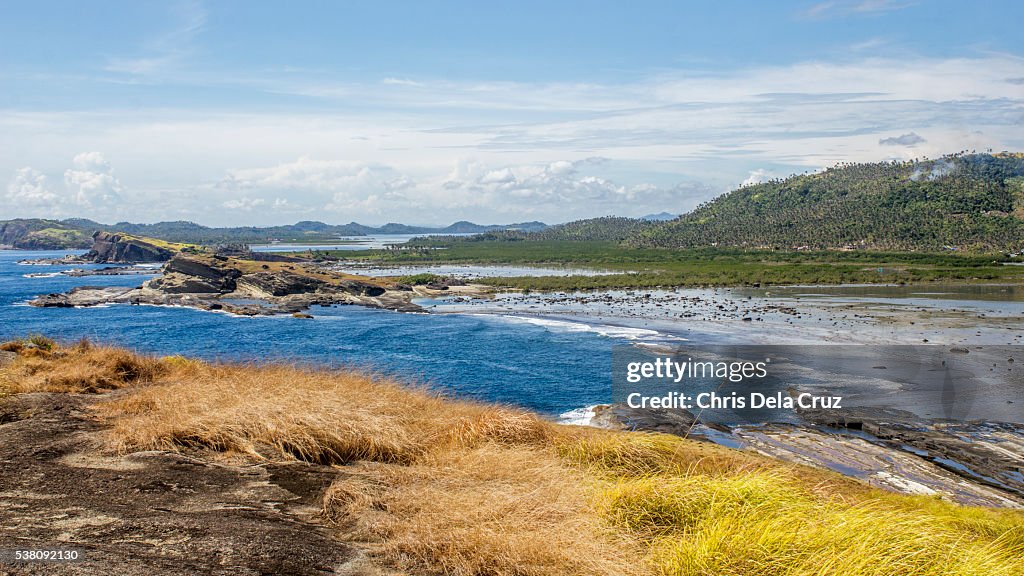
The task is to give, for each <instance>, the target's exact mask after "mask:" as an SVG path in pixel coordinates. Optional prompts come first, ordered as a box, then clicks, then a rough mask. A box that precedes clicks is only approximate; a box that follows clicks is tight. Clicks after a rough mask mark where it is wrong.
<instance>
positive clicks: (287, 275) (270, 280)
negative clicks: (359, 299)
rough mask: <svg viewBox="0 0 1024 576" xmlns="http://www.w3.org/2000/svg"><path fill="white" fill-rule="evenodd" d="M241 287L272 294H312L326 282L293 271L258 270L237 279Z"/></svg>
mask: <svg viewBox="0 0 1024 576" xmlns="http://www.w3.org/2000/svg"><path fill="white" fill-rule="evenodd" d="M237 284H238V287H239V288H246V289H249V290H254V291H256V292H262V293H264V294H269V295H270V296H288V295H289V294H310V293H313V292H316V291H317V289H318V288H320V287H321V286H324V285H325V284H326V283H325V282H324V281H323V280H318V279H316V278H311V277H309V276H303V275H301V274H295V273H292V272H276V273H271V272H257V273H255V274H246V275H245V276H242V277H241V278H239V279H238V280H237Z"/></svg>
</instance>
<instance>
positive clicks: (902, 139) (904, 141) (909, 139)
mask: <svg viewBox="0 0 1024 576" xmlns="http://www.w3.org/2000/svg"><path fill="white" fill-rule="evenodd" d="M925 142H927V140H925V139H924V138H922V137H921V136H920V135H919V134H917V133H916V132H907V133H906V134H901V135H899V136H890V137H888V138H881V139H879V140H878V143H879V144H881V145H882V146H914V145H916V144H924V143H925Z"/></svg>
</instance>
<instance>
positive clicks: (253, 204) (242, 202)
mask: <svg viewBox="0 0 1024 576" xmlns="http://www.w3.org/2000/svg"><path fill="white" fill-rule="evenodd" d="M266 203H267V201H266V200H264V199H263V198H235V199H233V200H227V201H225V202H223V203H221V206H223V207H224V208H227V209H228V210H243V211H246V212H248V211H250V210H252V209H253V208H257V207H259V206H263V205H264V204H266Z"/></svg>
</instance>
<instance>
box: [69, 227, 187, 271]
mask: <svg viewBox="0 0 1024 576" xmlns="http://www.w3.org/2000/svg"><path fill="white" fill-rule="evenodd" d="M92 241H93V243H92V250H89V252H87V253H86V254H85V255H84V256H82V259H84V260H87V261H90V262H97V263H104V262H164V261H167V260H170V259H171V257H172V256H174V251H173V250H169V249H167V248H163V247H160V246H156V245H154V244H150V243H149V242H146V241H144V240H140V239H138V238H134V237H131V236H123V235H121V234H111V233H109V232H103V231H97V232H96V233H95V234H93V235H92Z"/></svg>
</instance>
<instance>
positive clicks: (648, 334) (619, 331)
mask: <svg viewBox="0 0 1024 576" xmlns="http://www.w3.org/2000/svg"><path fill="white" fill-rule="evenodd" d="M471 316H487V317H491V318H502V319H505V320H510V321H513V322H525V323H527V324H533V325H535V326H542V327H544V328H547V329H549V330H554V331H562V332H593V333H596V334H599V335H601V336H605V337H607V338H621V339H625V340H683V338H679V337H678V336H672V335H670V334H664V333H662V332H658V331H657V330H650V329H648V328H633V327H629V326H612V325H610V324H588V323H586V322H573V321H571V320H561V319H555V318H540V317H536V316H515V315H511V314H471Z"/></svg>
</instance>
